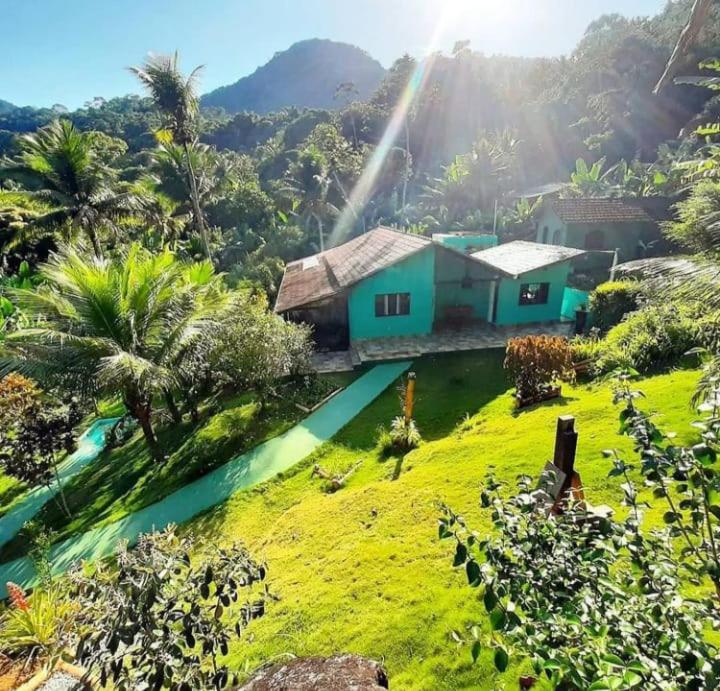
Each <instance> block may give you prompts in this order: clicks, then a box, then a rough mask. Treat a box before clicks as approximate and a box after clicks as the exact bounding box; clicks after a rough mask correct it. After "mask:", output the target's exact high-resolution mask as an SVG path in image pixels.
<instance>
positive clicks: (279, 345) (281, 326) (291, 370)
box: [209, 294, 312, 392]
mask: <svg viewBox="0 0 720 691" xmlns="http://www.w3.org/2000/svg"><path fill="white" fill-rule="evenodd" d="M209 351H210V356H209V367H210V370H211V372H212V375H211V376H212V380H213V382H214V386H215V387H223V386H226V387H232V388H233V389H236V390H247V389H255V390H257V391H260V392H265V391H267V390H268V389H269V387H271V386H272V385H273V384H275V383H276V382H277V381H278V380H280V379H282V378H283V377H287V376H296V375H301V374H306V373H307V372H310V371H311V370H312V367H311V364H310V356H311V354H312V345H311V341H310V328H309V327H307V326H305V325H298V324H293V323H292V322H288V321H285V320H284V319H282V318H281V317H279V316H277V315H275V314H273V313H272V312H270V311H269V310H268V306H267V300H266V298H265V297H264V296H262V295H260V296H258V295H249V294H242V295H238V296H237V298H236V300H235V302H234V305H233V309H232V311H231V313H230V314H229V317H228V318H227V319H226V320H225V321H223V323H222V325H221V328H219V329H218V330H217V331H216V332H215V333H214V334H213V335H212V336H211V341H210V344H209Z"/></svg>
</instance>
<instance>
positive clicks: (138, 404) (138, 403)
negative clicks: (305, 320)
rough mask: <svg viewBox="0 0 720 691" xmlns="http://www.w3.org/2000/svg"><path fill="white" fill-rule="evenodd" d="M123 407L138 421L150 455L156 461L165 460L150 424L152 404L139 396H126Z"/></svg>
mask: <svg viewBox="0 0 720 691" xmlns="http://www.w3.org/2000/svg"><path fill="white" fill-rule="evenodd" d="M125 407H126V408H127V409H128V411H129V412H130V414H131V415H132V416H133V417H134V418H135V419H136V420H137V421H138V424H139V425H140V428H141V429H142V431H143V435H144V437H145V443H146V444H147V445H148V449H149V450H150V454H151V456H152V457H153V458H154V459H155V461H157V462H158V463H162V462H163V461H164V460H165V457H164V455H163V452H162V449H161V448H160V443H159V442H158V440H157V436H156V435H155V430H154V429H153V424H152V405H151V403H150V402H149V401H144V400H142V398H140V397H139V396H132V397H128V398H126V400H125Z"/></svg>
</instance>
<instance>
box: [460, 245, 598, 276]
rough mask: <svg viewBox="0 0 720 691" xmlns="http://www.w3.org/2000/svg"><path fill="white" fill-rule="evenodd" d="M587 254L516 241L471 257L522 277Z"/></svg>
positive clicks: (559, 246) (558, 246)
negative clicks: (529, 272) (530, 272)
mask: <svg viewBox="0 0 720 691" xmlns="http://www.w3.org/2000/svg"><path fill="white" fill-rule="evenodd" d="M583 254H585V252H584V251H583V250H577V249H575V248H573V247H563V246H561V245H542V244H540V243H538V242H526V241H525V240H515V241H514V242H507V243H505V244H504V245H496V246H495V247H490V248H488V249H486V250H481V251H480V252H474V253H473V254H471V255H470V256H471V257H472V258H473V259H479V260H480V261H483V262H485V263H486V264H489V265H490V266H492V267H494V268H496V269H499V270H500V271H504V272H505V273H507V274H510V275H511V276H521V275H522V274H525V273H527V272H528V271H535V270H536V269H543V268H545V267H546V266H552V265H553V264H559V263H560V262H564V261H569V260H570V259H575V257H579V256H581V255H583Z"/></svg>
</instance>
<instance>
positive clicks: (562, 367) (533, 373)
mask: <svg viewBox="0 0 720 691" xmlns="http://www.w3.org/2000/svg"><path fill="white" fill-rule="evenodd" d="M503 366H504V367H505V369H506V370H508V372H509V373H510V376H511V377H512V378H513V381H514V383H515V390H516V395H517V397H518V398H519V399H528V398H532V397H534V396H538V395H541V394H543V393H544V392H545V391H547V390H548V389H549V388H550V387H551V386H552V385H553V384H554V383H556V382H558V381H568V382H571V381H574V378H575V371H574V369H573V366H572V350H571V348H570V344H569V342H568V340H567V339H566V338H563V337H561V336H521V337H519V338H511V339H510V340H509V341H508V344H507V349H506V351H505V362H504V365H503Z"/></svg>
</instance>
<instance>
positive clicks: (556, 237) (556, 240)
mask: <svg viewBox="0 0 720 691" xmlns="http://www.w3.org/2000/svg"><path fill="white" fill-rule="evenodd" d="M552 244H553V245H562V244H563V242H562V230H561V229H560V228H558V229H557V230H556V231H555V232H554V233H553V241H552Z"/></svg>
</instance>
